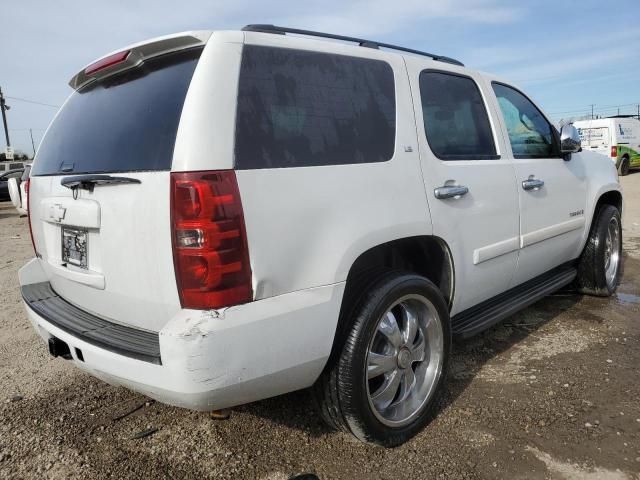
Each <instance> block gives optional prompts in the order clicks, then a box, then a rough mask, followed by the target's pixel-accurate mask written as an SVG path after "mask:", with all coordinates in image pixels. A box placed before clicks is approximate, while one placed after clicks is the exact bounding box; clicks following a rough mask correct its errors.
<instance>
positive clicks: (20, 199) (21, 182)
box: [7, 164, 31, 216]
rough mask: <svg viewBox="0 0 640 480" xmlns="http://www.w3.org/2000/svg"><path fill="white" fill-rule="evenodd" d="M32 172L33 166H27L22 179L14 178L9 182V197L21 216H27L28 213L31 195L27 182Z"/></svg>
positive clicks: (21, 176)
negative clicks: (28, 191) (28, 193)
mask: <svg viewBox="0 0 640 480" xmlns="http://www.w3.org/2000/svg"><path fill="white" fill-rule="evenodd" d="M30 171H31V165H30V164H28V165H25V166H24V168H23V170H22V174H21V175H20V177H12V178H9V180H8V182H7V183H8V190H9V197H10V198H11V203H13V206H14V207H16V210H18V213H19V214H20V215H23V216H26V215H27V212H28V203H29V195H27V191H26V189H27V187H28V183H27V180H28V179H29V172H30Z"/></svg>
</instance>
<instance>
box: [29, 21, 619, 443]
mask: <svg viewBox="0 0 640 480" xmlns="http://www.w3.org/2000/svg"><path fill="white" fill-rule="evenodd" d="M290 33H294V34H298V35H289V34H290ZM323 37H329V38H331V39H338V40H342V42H335V41H330V40H329V39H328V38H323ZM70 85H71V86H72V87H73V88H74V90H75V92H74V93H72V95H71V96H70V98H69V99H68V101H67V102H66V103H65V106H64V107H63V108H62V109H61V110H60V112H59V113H58V115H57V116H56V119H55V120H54V121H53V123H52V125H51V126H50V127H49V129H48V131H47V132H46V134H45V137H44V139H43V141H42V144H41V146H40V149H39V151H38V153H37V155H36V159H35V161H34V163H33V168H32V171H31V177H30V180H29V186H28V192H29V193H28V194H29V195H30V196H31V201H30V226H31V229H32V232H33V233H32V235H33V244H34V249H35V252H36V258H34V259H33V260H31V261H30V262H29V263H28V264H27V265H25V266H24V267H23V268H22V269H21V270H20V284H21V286H22V296H23V298H24V303H25V306H26V310H27V313H28V316H29V318H30V319H31V321H32V323H33V325H34V326H35V327H36V330H37V331H38V333H39V334H40V335H41V336H42V337H43V339H44V340H45V342H46V343H47V344H48V348H49V351H50V352H51V354H52V355H54V356H59V357H62V358H65V359H70V360H72V361H73V362H74V363H75V365H77V366H78V367H80V368H82V369H85V370H86V371H88V372H90V373H91V374H93V375H96V376H98V377H99V378H101V379H104V380H106V381H108V382H110V383H113V384H116V385H124V386H127V387H129V388H132V389H134V390H137V391H139V392H142V393H144V394H146V395H149V396H150V397H153V398H156V399H158V400H159V401H161V402H165V403H168V404H171V405H177V406H181V407H186V408H190V409H197V410H212V409H220V408H225V407H230V406H233V405H238V404H242V403H246V402H252V401H255V400H259V399H262V398H266V397H271V396H274V395H278V394H282V393H285V392H289V391H293V390H297V389H303V388H306V387H313V389H312V391H313V392H314V394H315V395H316V397H317V399H318V402H319V404H320V405H321V413H322V415H323V417H324V418H325V420H326V421H327V422H328V423H329V425H332V426H334V427H336V428H340V429H343V430H345V431H347V432H351V433H352V434H353V435H355V436H356V437H357V438H359V439H361V440H363V441H368V442H373V443H377V444H381V445H385V446H393V445H398V444H400V443H402V442H404V441H406V440H407V439H409V438H410V437H412V436H413V435H415V434H416V433H417V432H419V431H420V430H421V429H422V428H423V427H424V425H425V424H426V423H427V422H428V421H429V418H431V416H432V415H433V414H434V409H436V408H437V407H436V405H437V402H436V399H437V398H438V395H439V394H440V393H441V392H442V390H443V388H444V384H445V377H446V372H447V367H448V364H449V361H450V355H451V341H452V338H453V337H458V338H466V337H469V336H471V335H474V334H476V333H478V332H480V331H482V330H484V329H486V328H488V327H490V326H491V325H493V324H495V323H496V322H498V321H500V320H502V319H504V318H505V317H507V316H509V315H511V314H513V313H514V312H516V311H517V310H519V309H521V308H524V307H526V306H527V305H529V304H531V303H533V302H535V301H537V300H539V299H540V298H542V297H543V296H545V295H547V294H549V293H551V292H553V291H555V290H557V289H560V288H562V287H564V286H567V285H570V284H574V285H575V287H576V288H578V289H579V290H580V291H581V292H584V293H589V294H593V295H601V296H607V295H611V294H612V293H613V292H614V291H615V289H616V286H617V284H618V280H619V275H620V273H619V272H620V262H621V228H620V225H621V220H620V218H621V217H620V213H621V210H622V193H621V189H620V185H619V182H618V177H617V172H616V169H615V166H614V165H613V163H612V162H610V161H609V160H608V159H606V158H605V157H603V156H602V155H599V154H596V153H594V152H591V151H581V148H580V140H579V137H578V133H577V131H576V129H575V128H574V127H573V126H571V125H567V126H565V127H563V128H562V131H561V132H558V131H557V130H556V129H555V128H554V127H553V125H552V123H551V122H550V121H549V120H548V117H547V116H545V115H544V114H543V113H542V110H541V109H540V108H539V107H538V106H536V105H535V104H534V103H533V102H532V101H531V100H530V99H529V97H527V96H526V95H525V94H524V93H523V92H522V91H521V90H519V89H518V88H517V87H515V86H513V85H512V84H510V83H508V82H506V81H505V80H501V79H498V78H497V77H495V76H493V75H488V74H483V73H479V72H477V71H475V70H472V69H469V68H466V67H464V66H463V65H462V64H461V63H460V62H458V61H456V60H453V59H450V58H447V57H443V56H439V55H432V54H428V53H423V52H417V51H414V50H409V49H404V48H402V47H396V46H392V45H386V44H380V43H377V42H372V41H368V40H363V39H354V38H350V37H339V36H335V35H327V34H322V33H317V32H307V31H300V30H294V29H285V28H280V27H273V26H268V25H260V26H248V27H245V29H244V30H243V31H215V32H188V33H182V34H176V35H171V36H167V37H162V38H159V39H154V40H150V41H149V42H143V43H141V44H136V45H133V46H130V47H127V48H126V49H124V50H122V51H119V52H118V53H115V54H111V55H109V56H106V57H103V58H101V59H99V60H98V61H96V62H95V63H92V64H91V65H89V66H87V67H86V68H83V69H82V70H81V71H80V72H79V73H78V74H77V75H75V76H74V77H73V78H72V80H71V82H70Z"/></svg>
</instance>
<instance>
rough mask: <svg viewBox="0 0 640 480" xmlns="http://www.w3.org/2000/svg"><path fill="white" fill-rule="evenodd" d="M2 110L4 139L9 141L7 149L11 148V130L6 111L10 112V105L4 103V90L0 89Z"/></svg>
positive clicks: (0, 106)
mask: <svg viewBox="0 0 640 480" xmlns="http://www.w3.org/2000/svg"><path fill="white" fill-rule="evenodd" d="M0 110H2V124H3V125H4V138H5V139H6V140H7V147H10V146H11V142H10V141H9V128H8V127H7V114H6V113H5V112H6V110H9V105H7V104H6V103H5V102H4V96H3V95H2V88H0Z"/></svg>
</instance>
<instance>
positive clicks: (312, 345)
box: [20, 259, 344, 410]
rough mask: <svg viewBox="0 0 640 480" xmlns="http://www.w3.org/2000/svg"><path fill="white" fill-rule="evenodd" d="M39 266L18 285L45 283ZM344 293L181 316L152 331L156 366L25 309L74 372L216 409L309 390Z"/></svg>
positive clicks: (32, 265)
mask: <svg viewBox="0 0 640 480" xmlns="http://www.w3.org/2000/svg"><path fill="white" fill-rule="evenodd" d="M39 262H40V261H39V260H38V259H34V260H32V261H31V262H29V263H28V264H27V265H25V266H24V267H23V268H22V269H21V270H20V283H21V285H22V286H23V287H24V286H25V285H31V284H35V283H41V282H43V281H44V282H46V278H45V277H44V273H43V271H42V268H41V266H40V264H39ZM343 288H344V283H339V284H334V285H329V286H324V287H318V288H313V289H308V290H301V291H298V292H293V293H289V294H286V295H281V296H278V297H272V298H268V299H265V300H260V301H257V302H252V303H248V304H245V305H239V306H236V307H231V308H227V309H222V310H209V311H200V310H181V311H180V312H179V313H178V314H177V315H176V316H175V317H174V318H172V319H171V320H170V321H169V322H168V323H167V324H166V325H165V326H164V327H163V328H162V329H161V330H160V331H159V332H157V335H158V341H159V351H160V359H161V364H158V363H152V362H151V361H145V360H141V359H139V358H132V357H131V356H130V355H126V354H121V353H117V352H115V351H113V349H112V348H105V346H104V345H100V344H98V343H97V342H95V341H93V339H92V338H91V337H89V338H87V337H85V336H82V335H79V334H72V333H70V332H71V331H72V330H70V329H69V328H61V326H62V327H64V325H61V324H60V323H59V322H54V321H52V319H51V317H49V319H47V318H44V316H43V315H42V311H41V310H38V311H36V310H35V309H34V308H31V307H30V306H29V304H27V303H26V302H25V307H26V311H27V315H28V317H29V320H30V321H31V323H32V324H33V326H34V328H35V329H36V330H37V331H38V333H39V334H40V336H41V337H42V338H43V339H44V340H45V342H46V341H48V339H49V338H51V337H56V338H58V339H60V340H62V341H64V342H65V343H67V345H68V346H69V349H70V351H71V356H72V361H73V362H74V363H75V364H76V365H77V366H78V367H79V368H81V369H83V370H86V371H87V372H89V373H90V374H92V375H94V376H96V377H98V378H101V379H102V380H104V381H106V382H108V383H110V384H113V385H122V386H125V387H128V388H131V389H133V390H136V391H138V392H141V393H143V394H145V395H148V396H150V397H152V398H155V399H157V400H158V401H160V402H163V403H168V404H171V405H176V406H180V407H185V408H190V409H194V410H213V409H219V408H225V407H230V406H234V405H239V404H243V403H248V402H252V401H255V400H260V399H263V398H267V397H271V396H275V395H279V394H282V393H286V392H290V391H293V390H298V389H301V388H306V387H308V386H310V385H312V384H313V382H314V381H315V380H316V378H317V377H318V376H319V375H320V373H321V371H322V369H323V368H324V365H325V363H326V361H327V359H328V357H329V354H330V351H331V346H332V343H333V336H334V333H335V328H336V324H337V319H338V313H339V309H340V301H341V298H342V292H343ZM76 349H78V350H79V351H80V352H81V353H82V359H80V358H78V357H79V356H78V353H77V350H76Z"/></svg>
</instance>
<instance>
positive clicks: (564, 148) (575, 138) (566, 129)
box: [560, 124, 582, 155]
mask: <svg viewBox="0 0 640 480" xmlns="http://www.w3.org/2000/svg"><path fill="white" fill-rule="evenodd" d="M560 151H561V152H562V153H563V154H565V155H566V154H571V153H578V152H580V151H582V145H581V143H580V135H579V134H578V129H577V128H576V127H574V126H573V125H571V124H567V125H565V126H563V127H562V130H561V131H560Z"/></svg>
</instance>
